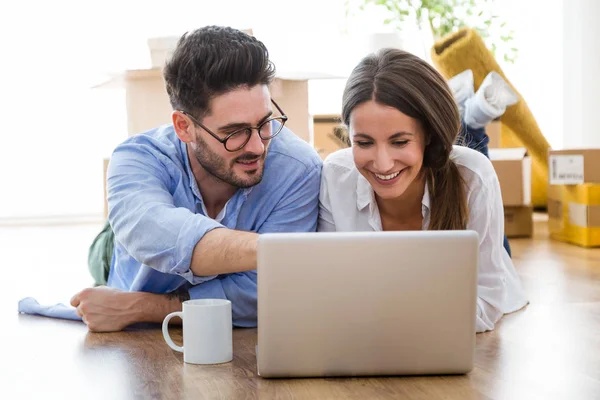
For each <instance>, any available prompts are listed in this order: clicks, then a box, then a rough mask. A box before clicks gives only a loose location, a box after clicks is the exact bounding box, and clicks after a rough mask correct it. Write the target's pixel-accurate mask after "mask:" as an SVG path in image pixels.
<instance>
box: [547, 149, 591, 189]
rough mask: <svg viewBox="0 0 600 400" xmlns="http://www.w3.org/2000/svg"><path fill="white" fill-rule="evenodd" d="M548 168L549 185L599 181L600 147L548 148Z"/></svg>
mask: <svg viewBox="0 0 600 400" xmlns="http://www.w3.org/2000/svg"><path fill="white" fill-rule="evenodd" d="M548 169H549V171H548V172H549V173H548V177H549V180H550V184H551V185H579V184H582V183H600V149H569V150H550V151H549V152H548Z"/></svg>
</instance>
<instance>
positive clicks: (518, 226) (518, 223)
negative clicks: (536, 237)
mask: <svg viewBox="0 0 600 400" xmlns="http://www.w3.org/2000/svg"><path fill="white" fill-rule="evenodd" d="M504 234H505V235H506V236H507V237H509V238H523V237H531V236H533V207H532V206H517V207H514V206H513V207H504Z"/></svg>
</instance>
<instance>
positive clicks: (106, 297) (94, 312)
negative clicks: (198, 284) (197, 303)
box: [71, 286, 187, 332]
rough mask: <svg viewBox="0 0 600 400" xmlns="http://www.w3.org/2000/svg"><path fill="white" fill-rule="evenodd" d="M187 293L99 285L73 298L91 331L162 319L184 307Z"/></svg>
mask: <svg viewBox="0 0 600 400" xmlns="http://www.w3.org/2000/svg"><path fill="white" fill-rule="evenodd" d="M184 294H185V295H187V292H185V293H179V294H177V293H172V294H153V293H144V292H122V291H120V290H118V289H113V288H109V287H106V286H100V287H97V288H88V289H84V290H82V291H81V292H79V293H77V294H76V295H75V296H73V298H72V299H71V305H72V306H73V307H77V315H79V316H80V317H81V318H82V319H83V322H85V323H86V324H87V326H88V328H89V330H90V331H92V332H116V331H121V330H123V329H124V328H126V327H127V326H129V325H131V324H135V323H138V322H157V323H160V322H162V321H163V320H164V319H165V317H166V316H167V315H168V314H169V313H171V312H174V311H181V301H182V300H183V298H182V296H183V295H184ZM174 322H175V320H174Z"/></svg>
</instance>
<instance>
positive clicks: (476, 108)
mask: <svg viewBox="0 0 600 400" xmlns="http://www.w3.org/2000/svg"><path fill="white" fill-rule="evenodd" d="M518 101H519V97H518V96H517V94H516V93H515V91H514V90H512V88H511V87H510V86H509V85H508V83H506V81H505V80H504V79H503V78H502V77H501V76H500V74H498V73H497V72H494V71H492V72H490V73H489V74H488V75H487V76H486V77H485V79H484V80H483V82H482V83H481V86H480V87H479V89H478V90H477V93H475V95H474V96H472V97H471V98H469V99H467V101H466V102H465V114H464V115H465V123H466V124H467V125H468V126H470V127H472V128H483V127H484V126H486V125H487V124H489V123H490V122H492V121H493V120H495V119H496V118H498V117H500V116H501V115H502V114H504V112H505V111H506V107H508V106H511V105H513V104H515V103H517V102H518Z"/></svg>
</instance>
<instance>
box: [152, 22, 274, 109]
mask: <svg viewBox="0 0 600 400" xmlns="http://www.w3.org/2000/svg"><path fill="white" fill-rule="evenodd" d="M163 75H164V79H165V84H166V89H167V94H168V95H169V100H170V102H171V106H172V107H173V109H174V110H184V111H187V112H189V113H192V114H193V115H194V116H195V117H196V118H199V119H202V118H203V117H204V116H205V115H207V114H209V113H210V100H212V99H213V98H214V97H216V96H219V95H221V94H224V93H227V92H229V91H231V90H234V89H238V88H240V87H244V86H247V87H253V86H256V85H269V84H270V83H271V82H272V81H273V78H274V77H275V66H274V65H273V63H272V62H271V61H270V60H269V53H268V51H267V48H266V47H265V45H264V44H263V43H262V42H260V41H259V40H257V39H256V38H254V37H252V36H250V35H248V34H246V33H244V32H241V31H239V30H237V29H233V28H229V27H221V26H205V27H203V28H200V29H196V30H195V31H193V32H188V33H185V34H184V35H183V36H182V37H181V38H180V39H179V42H178V43H177V47H176V48H175V51H174V52H173V57H172V58H171V59H170V60H169V61H168V62H167V63H166V65H165V68H164V72H163Z"/></svg>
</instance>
